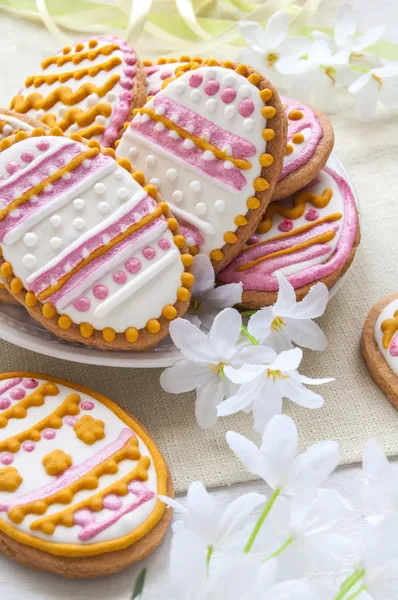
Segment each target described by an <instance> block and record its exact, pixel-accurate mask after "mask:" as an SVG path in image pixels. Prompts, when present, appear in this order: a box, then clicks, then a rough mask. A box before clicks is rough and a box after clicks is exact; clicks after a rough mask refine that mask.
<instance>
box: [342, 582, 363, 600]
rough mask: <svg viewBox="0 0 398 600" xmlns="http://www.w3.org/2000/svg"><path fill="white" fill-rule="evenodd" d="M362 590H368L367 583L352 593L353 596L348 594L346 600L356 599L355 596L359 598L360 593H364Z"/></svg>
mask: <svg viewBox="0 0 398 600" xmlns="http://www.w3.org/2000/svg"><path fill="white" fill-rule="evenodd" d="M362 592H366V585H361V587H360V588H359V589H358V590H357V591H356V592H354V593H353V594H351V596H348V598H346V600H354V598H357V597H358V596H359V594H362Z"/></svg>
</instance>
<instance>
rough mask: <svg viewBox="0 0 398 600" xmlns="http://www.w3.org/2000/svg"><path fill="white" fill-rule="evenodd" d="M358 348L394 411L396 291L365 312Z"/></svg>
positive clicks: (397, 396) (397, 395)
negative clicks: (366, 314) (359, 346)
mask: <svg viewBox="0 0 398 600" xmlns="http://www.w3.org/2000/svg"><path fill="white" fill-rule="evenodd" d="M361 349H362V355H363V357H364V359H365V362H366V365H367V367H368V369H369V373H370V374H371V376H372V378H373V379H374V381H375V383H376V384H377V385H378V386H379V388H380V389H381V390H382V391H383V392H384V393H385V395H386V396H387V398H388V399H389V400H390V402H391V404H393V405H394V406H395V408H396V409H398V292H394V293H392V294H389V295H388V296H385V297H384V298H382V299H381V300H379V301H378V302H376V304H375V305H374V306H373V307H372V308H371V310H370V311H369V314H368V316H367V317H366V320H365V323H364V326H363V330H362V339H361Z"/></svg>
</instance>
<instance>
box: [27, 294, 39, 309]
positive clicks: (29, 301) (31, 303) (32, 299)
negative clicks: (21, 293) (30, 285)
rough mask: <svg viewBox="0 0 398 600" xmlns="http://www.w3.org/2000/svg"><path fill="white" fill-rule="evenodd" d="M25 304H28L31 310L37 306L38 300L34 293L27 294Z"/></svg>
mask: <svg viewBox="0 0 398 600" xmlns="http://www.w3.org/2000/svg"><path fill="white" fill-rule="evenodd" d="M25 304H26V306H29V307H30V308H31V307H32V306H36V304H37V298H36V296H35V295H34V294H33V293H32V292H27V294H26V296H25Z"/></svg>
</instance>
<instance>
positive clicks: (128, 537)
mask: <svg viewBox="0 0 398 600" xmlns="http://www.w3.org/2000/svg"><path fill="white" fill-rule="evenodd" d="M0 426H1V427H0V551H1V552H4V554H6V555H7V556H9V557H10V558H13V559H14V560H17V561H18V562H20V563H22V564H24V565H27V566H29V567H32V568H35V569H41V570H45V571H51V572H54V573H58V574H60V575H63V576H65V577H72V578H86V577H95V576H98V575H110V574H112V573H115V572H116V571H120V570H121V569H123V568H125V567H127V566H129V565H131V564H132V563H134V562H137V561H139V560H142V559H143V558H145V557H146V556H148V555H149V554H150V553H151V552H153V550H155V548H156V547H157V546H158V545H159V544H160V542H161V540H162V538H163V536H164V534H165V533H166V531H167V528H168V526H169V524H170V519H171V512H170V510H169V509H166V506H165V504H164V503H163V502H162V501H161V500H160V499H159V495H160V494H163V495H171V496H172V495H173V485H172V482H171V478H170V474H169V471H168V468H167V465H166V463H165V461H164V459H163V457H162V455H161V453H160V452H159V450H158V448H157V446H156V444H155V443H154V441H153V440H152V439H151V437H150V435H149V434H148V432H147V431H146V430H145V429H144V428H143V427H142V425H140V424H139V423H137V421H135V420H134V419H133V418H132V417H131V416H130V415H128V414H127V413H126V412H125V411H123V410H122V409H121V408H120V407H119V406H117V405H116V404H115V403H114V402H112V400H110V399H109V398H106V397H105V396H102V395H101V394H98V393H96V392H94V391H92V390H90V389H87V388H84V387H82V386H79V385H76V384H73V383H69V382H67V381H63V380H62V379H57V378H54V377H49V376H47V375H39V374H35V373H6V374H3V375H0Z"/></svg>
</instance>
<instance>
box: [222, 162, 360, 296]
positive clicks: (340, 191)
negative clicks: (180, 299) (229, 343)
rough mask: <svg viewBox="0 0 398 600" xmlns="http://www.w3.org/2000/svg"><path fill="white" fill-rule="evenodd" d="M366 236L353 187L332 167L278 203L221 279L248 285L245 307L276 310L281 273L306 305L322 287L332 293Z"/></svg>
mask: <svg viewBox="0 0 398 600" xmlns="http://www.w3.org/2000/svg"><path fill="white" fill-rule="evenodd" d="M359 240H360V232H359V223H358V214H357V207H356V204H355V200H354V197H353V194H352V192H351V189H350V187H349V185H348V183H347V182H346V181H345V180H344V179H343V178H342V177H341V176H340V175H338V174H337V173H336V172H334V171H333V170H332V169H330V168H329V167H325V168H324V169H323V170H322V171H321V172H320V173H319V175H318V177H317V178H316V179H315V180H314V181H313V182H312V183H311V185H309V186H307V187H306V188H304V189H303V190H301V191H300V192H296V193H295V194H294V195H293V196H292V197H290V198H286V199H284V200H279V201H278V202H272V203H271V204H270V205H269V206H268V208H267V210H266V213H265V216H264V218H263V220H262V221H261V223H260V225H259V226H258V228H257V232H256V234H255V235H254V236H253V237H252V238H251V239H250V240H249V242H248V244H247V245H246V246H245V247H244V248H243V249H242V251H241V253H240V255H239V256H238V258H237V259H236V260H235V261H234V262H233V263H231V264H230V265H228V267H227V268H226V269H224V270H223V271H222V272H221V273H219V274H218V279H219V281H220V282H221V283H232V282H239V281H241V282H242V283H243V289H244V292H243V296H242V300H243V304H245V305H247V306H249V307H252V308H259V307H262V306H268V305H270V304H274V302H275V301H276V298H277V291H278V281H277V278H276V276H275V273H276V271H280V272H281V273H282V274H283V275H284V276H285V277H287V279H288V280H289V281H290V283H291V284H292V285H293V287H294V288H295V290H296V295H297V297H298V299H299V300H301V299H302V298H303V297H304V296H305V295H306V294H307V293H308V291H309V290H310V289H311V286H312V285H314V283H315V282H317V281H322V282H323V283H325V284H326V285H327V286H328V288H331V287H332V286H333V284H334V283H335V282H336V281H337V280H338V279H339V278H340V277H341V276H342V275H343V274H344V273H345V271H346V270H347V269H348V267H349V266H350V264H351V262H352V260H353V258H354V256H355V251H356V247H357V246H358V244H359Z"/></svg>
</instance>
